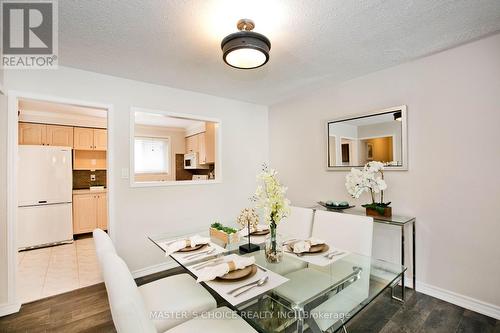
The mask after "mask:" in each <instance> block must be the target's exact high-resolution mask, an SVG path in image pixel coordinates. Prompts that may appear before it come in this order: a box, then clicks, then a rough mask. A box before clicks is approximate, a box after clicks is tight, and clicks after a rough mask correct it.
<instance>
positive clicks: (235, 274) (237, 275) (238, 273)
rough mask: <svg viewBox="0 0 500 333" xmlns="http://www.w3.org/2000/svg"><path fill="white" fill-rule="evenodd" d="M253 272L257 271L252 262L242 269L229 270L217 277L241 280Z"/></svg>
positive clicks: (226, 279) (227, 279) (250, 275)
mask: <svg viewBox="0 0 500 333" xmlns="http://www.w3.org/2000/svg"><path fill="white" fill-rule="evenodd" d="M255 273H257V266H255V264H254V265H250V266H247V267H245V268H242V269H237V270H235V271H232V272H229V273H227V274H226V275H223V276H220V277H218V278H217V279H218V280H225V281H235V280H243V279H248V278H250V277H252V276H254V275H255Z"/></svg>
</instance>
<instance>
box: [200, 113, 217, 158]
mask: <svg viewBox="0 0 500 333" xmlns="http://www.w3.org/2000/svg"><path fill="white" fill-rule="evenodd" d="M215 126H216V125H215V123H205V133H204V138H203V139H204V140H203V141H204V151H203V152H201V151H200V159H201V160H203V159H204V160H205V163H207V164H211V163H215Z"/></svg>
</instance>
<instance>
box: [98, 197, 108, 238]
mask: <svg viewBox="0 0 500 333" xmlns="http://www.w3.org/2000/svg"><path fill="white" fill-rule="evenodd" d="M97 227H98V228H100V229H102V230H107V229H108V195H107V193H100V194H98V195H97Z"/></svg>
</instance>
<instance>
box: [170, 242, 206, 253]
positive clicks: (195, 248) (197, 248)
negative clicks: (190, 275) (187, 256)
mask: <svg viewBox="0 0 500 333" xmlns="http://www.w3.org/2000/svg"><path fill="white" fill-rule="evenodd" d="M207 245H208V244H198V245H196V246H195V247H190V246H186V247H185V248H183V249H180V250H178V251H177V252H192V251H196V250H199V249H201V248H204V247H205V246H207Z"/></svg>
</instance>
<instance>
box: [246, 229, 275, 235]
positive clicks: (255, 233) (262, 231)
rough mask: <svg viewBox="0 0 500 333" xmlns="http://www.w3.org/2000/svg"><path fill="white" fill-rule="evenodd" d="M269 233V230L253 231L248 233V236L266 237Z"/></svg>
mask: <svg viewBox="0 0 500 333" xmlns="http://www.w3.org/2000/svg"><path fill="white" fill-rule="evenodd" d="M270 232H271V231H269V229H267V230H261V231H254V232H252V233H250V236H264V235H267V234H268V233H270Z"/></svg>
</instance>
